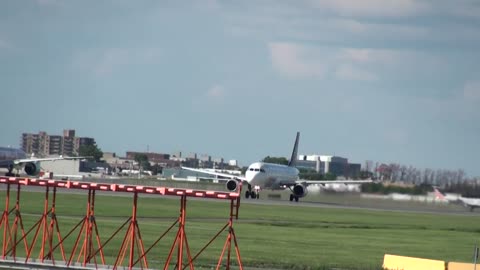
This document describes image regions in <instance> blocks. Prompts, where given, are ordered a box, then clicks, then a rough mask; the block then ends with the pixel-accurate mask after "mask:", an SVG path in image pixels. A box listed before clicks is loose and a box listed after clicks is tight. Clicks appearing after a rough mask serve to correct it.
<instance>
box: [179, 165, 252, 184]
mask: <svg viewBox="0 0 480 270" xmlns="http://www.w3.org/2000/svg"><path fill="white" fill-rule="evenodd" d="M182 169H184V170H188V171H192V172H199V173H205V174H210V175H216V176H221V177H225V178H230V179H234V180H240V181H247V179H246V178H245V176H242V175H234V174H228V173H219V172H212V171H207V170H202V169H194V168H189V167H182Z"/></svg>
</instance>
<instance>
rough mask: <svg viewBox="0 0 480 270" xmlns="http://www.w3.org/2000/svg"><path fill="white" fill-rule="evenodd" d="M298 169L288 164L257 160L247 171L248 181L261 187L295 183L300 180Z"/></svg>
mask: <svg viewBox="0 0 480 270" xmlns="http://www.w3.org/2000/svg"><path fill="white" fill-rule="evenodd" d="M298 173H299V171H298V169H297V168H295V167H290V166H286V165H280V164H273V163H264V162H255V163H252V164H251V165H250V166H248V168H247V171H246V172H245V178H246V179H247V182H248V183H249V184H250V185H252V186H259V187H260V188H262V189H263V188H275V187H279V186H280V185H286V184H290V185H294V184H295V183H296V181H297V180H298Z"/></svg>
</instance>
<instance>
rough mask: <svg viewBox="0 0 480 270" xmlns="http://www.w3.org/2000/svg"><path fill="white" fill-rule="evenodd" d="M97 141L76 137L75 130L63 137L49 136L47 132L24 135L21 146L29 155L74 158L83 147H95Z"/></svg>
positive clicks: (68, 131) (69, 130) (64, 132)
mask: <svg viewBox="0 0 480 270" xmlns="http://www.w3.org/2000/svg"><path fill="white" fill-rule="evenodd" d="M94 144H95V139H94V138H89V137H75V130H74V129H66V130H64V131H63V135H48V134H47V133H46V132H45V131H40V132H38V133H37V134H34V133H23V134H22V139H21V145H22V149H23V151H25V153H28V154H32V153H33V154H35V155H36V156H40V157H44V156H50V155H64V156H73V155H77V154H78V149H79V148H80V146H82V145H94Z"/></svg>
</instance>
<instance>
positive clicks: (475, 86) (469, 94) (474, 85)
mask: <svg viewBox="0 0 480 270" xmlns="http://www.w3.org/2000/svg"><path fill="white" fill-rule="evenodd" d="M463 97H464V98H465V99H467V100H469V101H479V100H480V81H469V82H466V83H465V86H464V87H463Z"/></svg>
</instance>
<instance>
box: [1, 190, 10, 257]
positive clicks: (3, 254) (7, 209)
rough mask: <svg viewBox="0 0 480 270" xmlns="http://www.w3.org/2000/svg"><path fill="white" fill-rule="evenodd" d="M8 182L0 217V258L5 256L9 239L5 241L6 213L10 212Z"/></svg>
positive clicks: (6, 229)
mask: <svg viewBox="0 0 480 270" xmlns="http://www.w3.org/2000/svg"><path fill="white" fill-rule="evenodd" d="M9 203H10V183H8V184H7V191H6V196H5V209H4V210H3V214H2V219H1V220H0V228H1V227H2V225H3V226H4V227H3V245H2V259H5V257H6V256H7V249H8V244H9V241H7V233H8V232H9V231H10V227H9V222H8V214H9V212H10V209H9V208H10V205H9Z"/></svg>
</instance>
